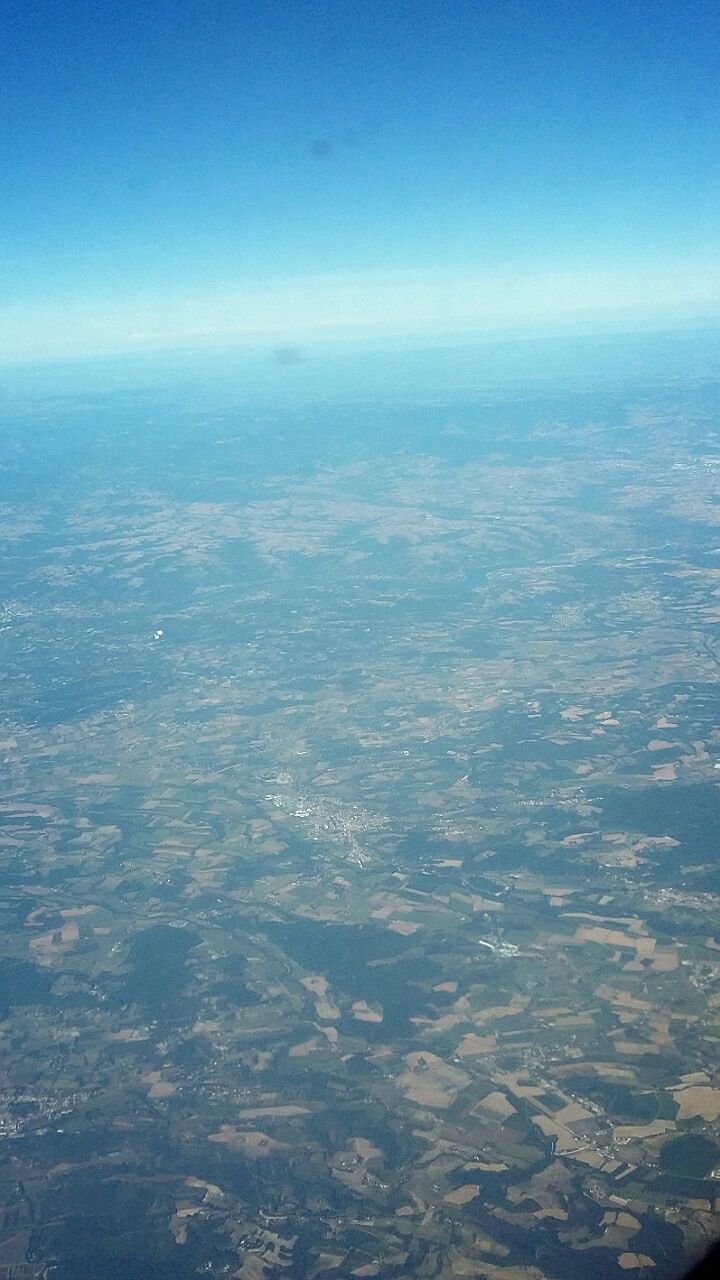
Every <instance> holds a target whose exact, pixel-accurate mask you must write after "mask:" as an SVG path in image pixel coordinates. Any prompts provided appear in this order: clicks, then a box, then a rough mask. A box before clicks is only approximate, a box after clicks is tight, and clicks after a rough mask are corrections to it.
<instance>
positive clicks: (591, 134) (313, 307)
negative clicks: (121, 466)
mask: <svg viewBox="0 0 720 1280" xmlns="http://www.w3.org/2000/svg"><path fill="white" fill-rule="evenodd" d="M5 14H6V16H5V19H4V36H3V41H2V46H3V48H2V53H1V54H0V76H1V77H2V85H3V93H2V98H3V102H2V106H0V112H1V113H2V133H1V135H0V148H1V154H0V163H1V164H2V171H3V173H4V175H5V177H4V180H3V199H2V204H1V206H0V356H3V355H4V356H5V357H6V358H8V357H9V358H14V357H24V356H27V355H31V356H33V355H45V354H48V355H56V354H63V353H68V354H75V353H77V354H80V353H84V352H91V351H96V350H97V351H112V350H116V349H118V350H120V349H124V348H137V347H139V348H143V347H153V346H156V345H160V346H163V345H172V344H173V343H175V342H180V343H190V344H193V343H199V344H202V343H208V342H209V343H213V342H219V341H227V340H230V341H242V342H252V341H256V340H259V341H270V342H286V341H310V340H312V339H313V338H315V337H323V338H326V337H333V336H352V335H354V334H356V335H358V336H363V337H365V336H373V335H375V334H377V335H380V336H381V335H382V334H386V333H393V334H397V333H407V334H408V335H421V336H422V335H425V336H427V335H434V334H453V333H474V332H478V333H481V332H488V331H489V332H495V331H512V330H527V329H533V328H535V327H538V326H539V327H542V326H543V325H555V326H557V325H569V326H571V327H572V326H576V327H580V328H583V327H588V326H592V325H593V324H603V325H612V324H617V325H618V326H622V325H625V324H648V325H652V324H654V323H662V324H666V323H672V322H673V321H677V322H678V323H686V322H688V321H691V322H692V321H701V322H704V321H712V320H714V319H716V318H717V317H718V315H720V252H719V245H720V239H719V236H718V231H719V230H720V228H719V225H718V224H719V222H720V219H719V218H718V209H720V199H719V196H720V190H719V186H720V184H719V183H718V173H719V169H720V146H719V145H718V124H719V122H720V80H719V78H718V76H717V66H718V65H720V47H719V46H720V23H718V21H717V18H718V13H717V6H716V4H715V2H714V0H713V2H712V3H709V2H708V3H706V2H705V0H690V2H688V0H685V2H684V3H680V2H677V0H652V2H649V0H648V2H646V0H634V2H628V0H626V2H625V3H623V4H620V3H616V2H615V0H605V2H604V3H596V0H488V2H487V3H481V2H480V0H446V2H444V3H441V2H439V0H438V2H435V3H431V2H430V0H413V2H410V0H386V2H385V3H383V4H381V3H376V0H365V2H358V3H356V4H352V3H346V0H325V3H317V2H316V0H297V2H296V3H289V2H288V0H265V2H264V3H258V4H252V5H251V4H247V3H244V0H235V3H229V2H228V0H203V2H200V0H197V2H196V0H175V2H173V3H168V2H167V0H147V2H146V3H138V2H137V0H125V3H123V4H117V3H110V2H108V3H104V4H89V3H85V2H80V0H54V2H53V3H45V2H43V3H37V0H6V6H5Z"/></svg>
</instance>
